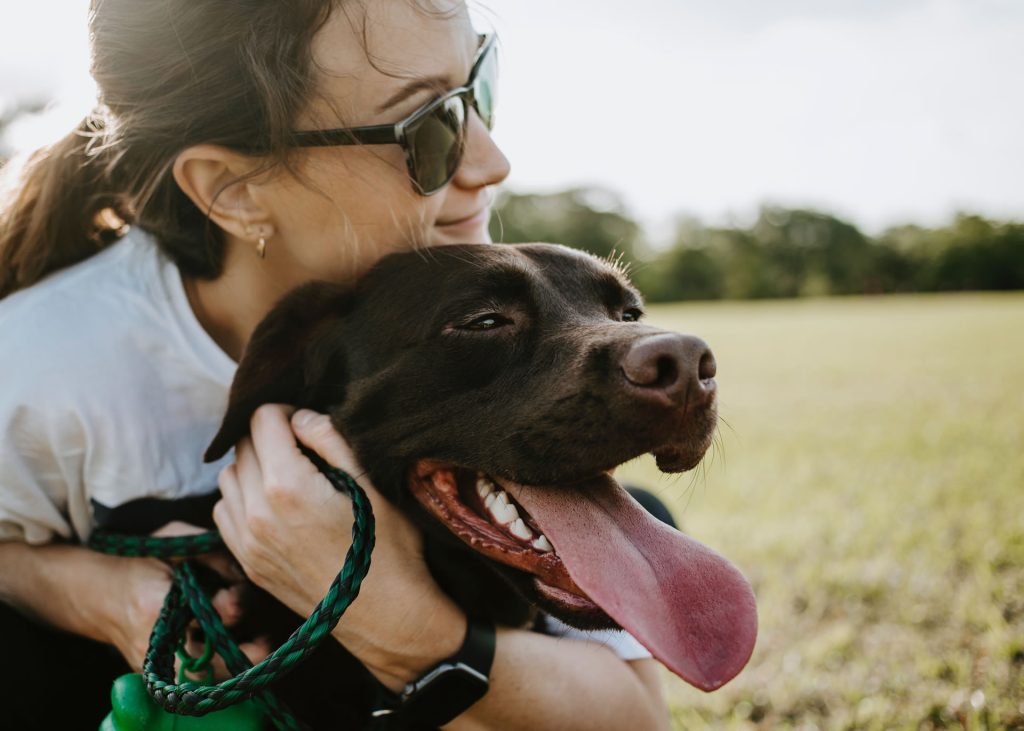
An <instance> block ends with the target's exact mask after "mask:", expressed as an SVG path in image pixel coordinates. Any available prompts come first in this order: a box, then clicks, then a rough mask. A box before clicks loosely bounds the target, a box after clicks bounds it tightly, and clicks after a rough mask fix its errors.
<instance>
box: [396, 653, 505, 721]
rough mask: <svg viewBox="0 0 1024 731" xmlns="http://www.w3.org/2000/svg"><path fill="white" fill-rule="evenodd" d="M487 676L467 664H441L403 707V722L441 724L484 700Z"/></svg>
mask: <svg viewBox="0 0 1024 731" xmlns="http://www.w3.org/2000/svg"><path fill="white" fill-rule="evenodd" d="M488 687H489V683H488V680H487V677H486V676H484V675H482V674H481V673H479V672H477V671H476V670H474V669H473V668H471V667H469V666H468V665H463V664H461V663H460V664H458V665H442V666H441V667H438V668H436V669H435V670H434V671H433V672H431V673H430V674H429V675H427V676H426V677H425V678H423V679H422V680H421V681H420V682H419V683H417V688H416V690H414V691H413V692H412V694H411V695H409V696H408V697H407V698H406V699H405V701H404V702H403V703H402V706H401V714H402V717H403V719H409V720H415V721H418V722H421V723H427V724H435V725H438V726H440V725H442V724H445V723H448V722H449V721H451V720H452V719H453V718H455V717H456V716H458V715H459V714H460V713H462V712H463V711H465V710H466V709H467V708H469V707H470V706H471V705H473V704H474V703H476V702H477V701H478V700H480V699H481V698H483V697H484V694H485V693H486V692H487V688H488Z"/></svg>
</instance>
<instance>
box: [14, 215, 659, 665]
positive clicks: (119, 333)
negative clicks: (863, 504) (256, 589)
mask: <svg viewBox="0 0 1024 731" xmlns="http://www.w3.org/2000/svg"><path fill="white" fill-rule="evenodd" d="M236 365H237V364H236V363H235V362H234V361H233V360H232V359H231V358H230V357H228V355H227V354H226V353H224V351H222V350H221V349H220V347H219V346H218V345H217V344H216V343H215V342H214V341H213V339H212V338H211V337H210V335H209V334H208V333H207V332H206V331H205V330H204V329H203V327H202V325H200V324H199V321H198V320H197V319H196V318H195V315H194V313H193V312H192V308H191V306H190V305H189V303H188V299H187V297H186V295H185V290H184V287H183V285H182V281H181V275H180V273H179V271H178V268H177V267H176V266H175V265H174V263H173V262H172V261H170V260H169V259H168V258H167V257H166V256H165V255H164V254H163V253H162V252H161V251H160V250H159V249H158V247H157V246H156V243H155V241H154V240H153V238H152V237H151V236H150V235H149V234H147V233H146V232H144V231H142V230H141V229H139V228H137V227H136V228H133V229H132V230H130V231H129V232H128V234H127V235H126V236H125V237H124V238H122V239H121V240H120V241H118V242H117V243H116V244H114V245H112V246H111V247H109V248H108V249H106V250H104V251H102V252H100V253H99V254H97V255H95V256H93V257H91V258H89V259H86V260H85V261H83V262H80V263H79V264H76V265H74V266H72V267H69V268H67V269H64V270H62V271H59V272H56V273H54V274H52V275H51V276H49V277H47V278H46V279H45V280H43V281H42V282H39V283H38V284H35V285H33V286H32V287H29V288H28V289H25V290H21V291H19V292H16V293H15V294H13V295H10V296H8V297H7V298H5V299H3V300H0V384H2V385H0V540H24V541H27V542H29V543H33V544H40V543H47V542H49V541H52V540H54V539H55V538H58V537H59V538H61V539H66V540H72V541H84V540H85V539H86V538H88V536H89V533H90V532H91V531H92V530H93V529H94V528H96V527H97V526H101V527H114V528H118V529H124V528H125V527H126V521H127V522H129V523H131V524H132V525H131V527H132V528H134V529H135V530H154V529H156V528H158V527H160V526H161V525H163V524H164V523H167V522H169V521H170V520H175V519H182V520H190V522H198V521H197V520H196V519H195V517H194V516H196V515H200V516H202V515H204V514H205V518H206V520H208V519H209V510H210V508H211V507H212V503H213V501H214V500H215V499H216V490H217V475H218V474H219V472H220V470H221V468H222V467H223V466H225V465H226V464H229V463H230V462H231V461H232V460H233V459H234V454H233V452H229V453H228V454H227V455H225V456H224V457H223V458H222V459H221V460H219V461H218V462H215V463H213V464H204V463H203V459H202V455H203V453H204V452H205V451H206V447H207V445H208V444H209V443H210V441H211V440H212V439H213V436H214V435H215V434H216V432H217V430H218V428H219V427H220V423H221V419H222V417H223V415H224V412H225V410H226V408H227V400H228V391H229V388H230V385H231V380H232V378H233V377H234V373H235V368H236ZM550 631H552V632H553V633H555V634H559V635H565V636H572V637H577V638H580V639H589V640H592V641H596V642H601V643H603V644H606V645H607V646H609V647H610V648H611V649H613V650H614V651H615V652H616V653H617V654H618V655H619V656H620V657H623V658H624V659H635V658H639V657H649V656H650V655H649V653H648V652H647V651H646V650H645V649H644V648H643V647H642V646H640V644H639V643H637V642H636V640H634V639H633V638H632V637H630V636H629V635H628V634H626V633H625V632H618V631H615V632H601V631H599V632H586V633H583V632H580V631H579V630H574V629H572V628H569V627H568V626H566V625H563V624H562V623H560V622H557V620H552V622H551V625H550Z"/></svg>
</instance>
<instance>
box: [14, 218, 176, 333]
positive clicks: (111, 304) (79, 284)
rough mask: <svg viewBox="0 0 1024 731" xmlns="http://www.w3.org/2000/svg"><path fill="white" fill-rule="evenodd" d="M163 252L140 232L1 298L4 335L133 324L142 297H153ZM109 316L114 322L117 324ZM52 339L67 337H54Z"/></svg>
mask: <svg viewBox="0 0 1024 731" xmlns="http://www.w3.org/2000/svg"><path fill="white" fill-rule="evenodd" d="M158 259H159V252H158V251H157V249H156V247H155V245H153V244H152V242H151V240H149V237H148V236H147V235H146V234H145V233H143V232H141V231H135V230H133V231H131V232H129V233H128V234H127V235H125V236H124V237H122V238H121V239H120V240H119V241H117V242H116V243H114V244H112V245H111V246H109V247H108V248H107V249H105V250H103V251H101V252H99V253H98V254H95V255H93V256H91V257H89V258H88V259H85V260H84V261H81V262H78V263H77V264H74V265H72V266H70V267H67V268H65V269H61V270H59V271H56V272H54V273H52V274H50V275H49V276H47V277H46V278H45V279H43V280H42V281H40V282H38V283H36V284H34V285H32V286H31V287H27V288H26V289H23V290H19V291H18V292H15V293H14V294H11V295H9V296H7V297H6V298H4V299H3V300H0V339H6V340H9V339H10V338H12V337H19V338H23V337H25V336H26V335H28V334H30V333H32V332H36V331H39V330H40V329H41V330H43V331H45V332H44V333H40V334H49V335H52V336H63V335H74V334H77V333H80V332H81V331H82V330H83V328H84V329H86V330H88V331H95V332H97V333H98V332H100V331H109V330H110V329H111V328H112V327H117V326H118V325H123V326H129V327H130V326H131V325H132V323H133V320H134V318H133V314H135V313H137V312H138V309H137V305H138V304H139V302H140V301H143V302H144V301H146V300H149V299H151V298H152V296H153V290H154V284H155V283H156V281H158V277H159V269H160V267H159V261H158ZM110 320H113V321H112V322H111V321H110ZM47 339H48V340H50V341H54V342H59V341H62V338H60V337H49V338H47Z"/></svg>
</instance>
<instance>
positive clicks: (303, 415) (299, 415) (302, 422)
mask: <svg viewBox="0 0 1024 731" xmlns="http://www.w3.org/2000/svg"><path fill="white" fill-rule="evenodd" d="M315 418H316V412H315V411H310V410H309V409H299V410H298V411H296V412H295V415H294V416H293V417H292V422H293V423H294V424H295V426H298V427H303V426H306V425H307V424H309V422H311V421H313V419H315Z"/></svg>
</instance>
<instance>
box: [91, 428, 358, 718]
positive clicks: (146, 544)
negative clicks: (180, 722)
mask: <svg viewBox="0 0 1024 731" xmlns="http://www.w3.org/2000/svg"><path fill="white" fill-rule="evenodd" d="M302 451H303V453H304V454H305V455H306V456H307V457H308V458H309V459H311V460H312V461H313V463H314V464H315V465H316V467H317V468H318V469H319V470H320V471H321V472H322V473H323V474H324V475H325V476H326V477H327V479H328V480H329V481H330V482H331V484H332V485H333V486H334V487H335V489H337V490H339V491H341V492H344V493H346V494H347V495H349V497H351V498H352V508H353V513H354V516H355V520H354V522H353V525H352V545H351V546H350V547H349V549H348V552H347V553H346V555H345V563H344V565H343V566H342V569H341V571H340V572H339V573H338V575H337V576H336V577H335V579H334V581H333V582H332V583H331V586H330V588H329V589H328V590H327V595H326V596H325V597H324V598H323V600H321V602H320V603H319V604H318V605H317V606H316V608H315V609H314V610H313V612H312V614H311V615H310V616H309V618H308V619H306V621H305V622H303V623H302V625H301V626H300V627H299V628H298V629H297V630H295V632H293V633H292V635H291V636H290V637H289V638H288V639H287V640H286V641H285V643H284V644H283V645H281V647H279V648H277V649H276V650H275V651H274V652H273V653H271V654H270V655H269V656H268V657H267V658H265V659H264V660H262V661H261V662H259V663H257V664H256V665H253V664H252V663H251V662H249V660H248V658H246V656H245V654H244V653H243V652H242V651H241V649H239V647H238V644H237V643H236V642H235V641H234V639H232V637H231V635H230V633H229V632H228V630H227V629H226V628H225V627H224V624H223V622H221V619H220V616H219V615H218V614H217V611H216V610H215V609H214V608H213V605H212V604H211V603H210V599H209V597H207V596H206V593H205V592H204V591H203V590H202V588H201V587H200V586H199V582H198V581H197V580H196V577H195V574H194V573H193V571H192V567H191V566H190V565H189V562H188V561H183V562H181V563H178V564H176V565H175V567H174V573H173V582H172V585H171V589H170V591H169V592H168V593H167V596H166V597H165V598H164V603H163V606H162V608H161V609H160V615H159V617H158V618H157V621H156V624H155V625H154V627H153V632H152V634H151V635H150V642H149V649H148V650H147V652H146V657H145V660H144V661H143V666H142V679H143V681H144V683H145V686H146V690H147V692H148V693H149V695H150V696H151V697H152V698H153V699H154V700H155V701H156V702H157V703H158V704H159V705H160V706H161V707H162V708H164V710H167V711H170V712H172V713H177V714H182V715H188V716H203V715H206V714H207V713H211V712H213V711H217V710H221V709H223V708H227V707H228V706H232V705H234V704H236V703H240V702H242V701H244V700H247V699H249V698H253V699H254V700H255V701H256V702H257V703H258V704H259V705H260V706H261V707H262V709H263V710H264V712H265V713H266V714H267V715H268V716H269V717H270V718H271V720H273V722H274V724H275V725H276V726H277V728H278V729H282V731H284V730H288V731H292V730H294V731H299V730H300V729H305V728H306V726H305V725H304V724H303V723H302V722H301V721H299V720H298V719H297V718H295V716H294V714H292V713H291V712H290V711H288V709H287V708H285V707H284V706H283V704H281V702H280V701H278V700H277V699H276V698H275V697H274V696H273V694H272V693H270V692H269V691H268V690H267V688H268V686H269V685H271V684H272V683H273V682H274V681H276V680H277V679H278V678H280V677H281V676H282V675H284V674H285V673H287V672H289V671H290V670H292V669H293V668H294V667H295V666H296V665H298V664H299V663H301V662H302V661H303V660H304V659H305V658H306V657H308V656H309V654H310V653H311V652H312V651H313V650H314V649H315V648H316V647H317V645H319V644H320V643H321V642H323V641H324V639H325V638H327V637H328V635H330V633H331V630H333V629H334V627H335V625H337V623H338V620H339V619H341V615H342V614H344V613H345V610H346V609H348V607H349V606H350V605H351V604H352V602H353V601H354V600H355V598H356V597H357V596H358V595H359V588H360V586H361V584H362V582H363V579H364V578H365V577H366V574H367V572H368V571H369V569H370V554H371V553H372V552H373V546H374V518H373V509H372V507H371V506H370V501H369V499H368V498H367V497H366V493H365V492H363V489H362V488H361V487H359V485H358V484H357V483H356V481H355V480H353V479H352V477H350V476H349V475H348V474H346V473H345V472H343V471H342V470H339V469H337V468H335V467H332V466H331V465H328V464H327V463H326V462H324V461H323V460H322V459H321V458H320V457H319V455H317V454H316V453H314V452H312V451H310V450H308V449H306V448H304V447H302ZM223 545H224V544H223V541H222V540H221V538H220V535H219V534H218V533H217V532H216V531H210V532H208V533H202V534H198V535H192V536H173V537H168V538H154V537H152V536H123V535H116V534H112V533H106V532H102V531H94V532H93V535H92V536H90V538H89V546H90V547H91V548H93V549H95V550H98V551H102V552H104V553H109V554H114V555H119V556H147V557H159V558H180V557H192V556H197V555H200V554H203V553H208V552H210V551H212V550H216V549H218V548H221V547H223ZM193 619H195V620H196V621H197V622H198V623H199V626H200V627H201V628H202V630H203V633H204V634H205V637H206V648H205V650H204V652H203V655H202V656H200V657H198V658H191V657H189V659H188V660H187V661H186V660H185V659H184V658H183V662H182V668H183V669H185V667H186V664H188V665H190V666H191V667H189V668H188V671H189V672H197V671H201V670H202V668H203V667H204V665H207V664H208V663H209V661H210V659H211V657H212V654H213V653H214V652H216V653H217V654H219V655H220V656H221V657H222V658H223V659H224V662H225V664H226V665H227V667H228V669H229V670H230V671H231V672H232V673H234V676H233V677H231V678H229V679H227V680H225V681H222V682H220V683H216V684H205V683H198V682H195V681H191V680H188V679H185V678H178V679H177V680H176V679H175V677H174V657H175V653H176V652H177V651H178V648H179V646H180V644H181V642H182V640H183V638H184V635H185V631H186V629H187V627H188V625H189V623H190V622H191V621H192V620H193ZM186 657H187V654H186ZM193 668H194V669H193Z"/></svg>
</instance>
